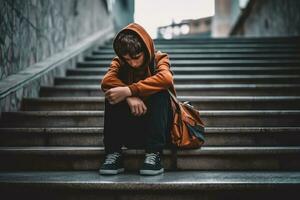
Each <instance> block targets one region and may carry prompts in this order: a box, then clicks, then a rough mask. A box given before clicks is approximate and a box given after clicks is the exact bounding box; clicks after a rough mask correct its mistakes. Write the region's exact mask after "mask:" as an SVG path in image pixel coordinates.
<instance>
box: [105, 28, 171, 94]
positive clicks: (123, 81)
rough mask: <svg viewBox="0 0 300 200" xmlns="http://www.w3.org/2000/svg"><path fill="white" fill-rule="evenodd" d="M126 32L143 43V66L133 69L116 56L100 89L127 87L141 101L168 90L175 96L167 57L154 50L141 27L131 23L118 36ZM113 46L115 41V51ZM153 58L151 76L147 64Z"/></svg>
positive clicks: (150, 40) (151, 41) (148, 37)
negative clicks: (132, 32) (153, 63)
mask: <svg viewBox="0 0 300 200" xmlns="http://www.w3.org/2000/svg"><path fill="white" fill-rule="evenodd" d="M126 30H131V31H134V32H136V33H137V34H138V35H139V36H140V37H141V39H142V41H143V42H144V43H145V46H146V47H147V53H146V54H145V59H146V62H145V65H143V66H141V67H140V69H134V68H132V67H130V66H129V65H127V64H126V63H125V62H124V61H122V60H121V59H120V58H119V57H118V56H116V57H114V58H113V60H112V62H111V64H110V67H109V69H108V71H107V73H106V74H105V75H104V77H103V79H102V82H101V89H102V90H103V91H104V92H105V91H107V90H108V89H110V88H114V87H118V86H128V87H129V89H130V90H131V93H132V96H138V97H140V98H141V99H146V98H147V97H148V96H150V95H152V94H154V93H156V92H159V91H161V90H165V89H170V91H171V92H172V93H173V94H174V95H176V92H175V89H174V83H173V73H172V71H171V70H170V61H169V57H168V55H167V54H166V53H162V52H160V51H156V50H155V48H154V43H153V40H152V38H151V37H150V35H149V34H148V33H147V32H146V30H145V29H144V28H143V27H142V26H140V25H138V24H136V23H131V24H129V25H128V26H126V27H125V28H124V29H122V30H121V31H120V32H119V33H118V34H120V33H121V32H122V31H126ZM118 34H117V35H118ZM117 35H116V37H117ZM116 37H115V38H116ZM114 44H115V39H114V42H113V46H114V49H115V45H114ZM153 58H155V63H156V66H155V70H156V74H155V75H153V76H152V75H151V73H150V69H149V63H150V61H151V60H152V59H153Z"/></svg>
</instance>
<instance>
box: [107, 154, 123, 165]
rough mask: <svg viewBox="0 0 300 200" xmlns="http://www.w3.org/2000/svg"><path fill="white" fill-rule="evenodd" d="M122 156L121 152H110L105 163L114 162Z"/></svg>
mask: <svg viewBox="0 0 300 200" xmlns="http://www.w3.org/2000/svg"><path fill="white" fill-rule="evenodd" d="M119 156H120V154H119V153H112V154H108V155H107V157H106V159H105V162H104V164H105V165H106V164H112V163H114V162H116V160H117V158H118V157H119Z"/></svg>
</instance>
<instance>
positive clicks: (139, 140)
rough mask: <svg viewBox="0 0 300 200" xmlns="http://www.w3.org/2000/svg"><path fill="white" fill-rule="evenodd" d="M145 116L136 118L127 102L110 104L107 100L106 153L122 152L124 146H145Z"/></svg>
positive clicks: (105, 114)
mask: <svg viewBox="0 0 300 200" xmlns="http://www.w3.org/2000/svg"><path fill="white" fill-rule="evenodd" d="M144 118H145V116H143V117H136V116H134V115H133V114H132V113H131V111H130V108H129V106H128V104H127V102H126V101H122V102H120V103H117V104H110V103H109V102H108V101H107V99H105V112H104V131H103V135H104V138H103V143H104V147H105V152H106V153H112V152H121V148H122V147H123V146H126V147H129V148H143V147H144V146H145V137H144V135H143V133H144V132H145V119H144Z"/></svg>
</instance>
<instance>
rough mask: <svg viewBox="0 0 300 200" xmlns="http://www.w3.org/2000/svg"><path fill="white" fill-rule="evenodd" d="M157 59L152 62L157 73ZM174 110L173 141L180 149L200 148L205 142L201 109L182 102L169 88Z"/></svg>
mask: <svg viewBox="0 0 300 200" xmlns="http://www.w3.org/2000/svg"><path fill="white" fill-rule="evenodd" d="M155 64H156V63H155V59H153V60H152V61H151V62H150V71H151V74H152V75H154V74H155ZM168 92H169V94H170V98H171V105H172V110H173V122H172V127H171V141H172V144H173V145H175V147H177V148H179V149H196V148H200V147H201V146H202V145H203V144H204V142H205V139H204V123H203V121H202V120H201V119H200V114H199V111H198V110H196V109H195V108H194V107H193V106H191V105H190V104H189V102H183V103H182V102H180V101H178V99H177V98H176V96H175V95H174V94H173V93H172V92H171V91H170V90H168Z"/></svg>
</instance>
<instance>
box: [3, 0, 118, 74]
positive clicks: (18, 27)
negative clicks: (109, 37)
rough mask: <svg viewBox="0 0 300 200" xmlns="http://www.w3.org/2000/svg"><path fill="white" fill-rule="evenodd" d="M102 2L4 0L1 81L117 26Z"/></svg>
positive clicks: (97, 0) (80, 0) (91, 0)
mask: <svg viewBox="0 0 300 200" xmlns="http://www.w3.org/2000/svg"><path fill="white" fill-rule="evenodd" d="M103 2H104V1H101V0H88V1H86V0H63V1H61V0H0V5H1V6H0V9H1V10H0V23H1V25H0V30H1V31H0V32H1V34H0V52H1V54H0V56H1V57H0V58H1V59H0V66H1V67H0V80H1V79H4V78H6V77H7V76H9V75H11V74H14V73H16V72H18V71H20V70H22V69H24V68H26V67H28V66H30V65H32V64H34V63H36V62H39V61H42V60H44V59H45V58H47V57H49V56H51V55H53V54H54V53H57V52H60V51H62V50H63V49H64V48H66V47H68V46H70V45H71V44H74V43H76V42H78V41H80V40H81V39H83V38H85V37H87V36H88V35H91V34H92V33H94V32H96V31H98V30H101V29H103V28H105V27H107V26H108V24H109V23H113V21H112V17H111V16H109V14H108V11H107V9H106V6H105V4H104V3H103Z"/></svg>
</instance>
